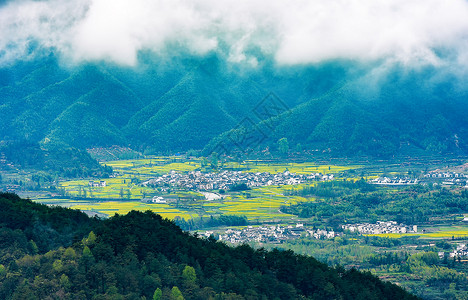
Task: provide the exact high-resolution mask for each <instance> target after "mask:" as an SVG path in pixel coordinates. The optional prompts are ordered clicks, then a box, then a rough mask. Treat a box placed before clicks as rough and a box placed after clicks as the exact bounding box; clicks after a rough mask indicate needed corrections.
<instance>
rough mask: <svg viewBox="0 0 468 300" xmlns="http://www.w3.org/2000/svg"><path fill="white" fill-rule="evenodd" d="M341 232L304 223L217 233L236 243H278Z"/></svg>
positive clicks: (322, 237)
mask: <svg viewBox="0 0 468 300" xmlns="http://www.w3.org/2000/svg"><path fill="white" fill-rule="evenodd" d="M212 234H213V231H207V232H205V234H204V235H205V236H207V237H208V236H210V235H212ZM340 234H341V233H337V232H334V231H327V230H324V229H314V228H308V227H305V226H304V224H300V223H299V224H296V225H295V226H293V225H288V226H281V225H271V226H259V227H254V226H248V227H246V228H244V229H242V230H236V229H227V230H226V231H225V232H224V234H220V235H219V240H220V241H227V242H229V243H232V244H238V243H249V242H259V243H273V244H280V243H283V242H284V241H286V240H290V239H296V238H299V237H301V236H309V237H312V238H315V239H331V238H334V237H336V236H338V235H340Z"/></svg>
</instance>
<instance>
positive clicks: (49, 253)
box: [0, 194, 416, 299]
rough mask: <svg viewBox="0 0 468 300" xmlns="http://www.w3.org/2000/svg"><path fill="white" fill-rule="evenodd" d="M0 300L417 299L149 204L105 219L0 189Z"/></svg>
mask: <svg viewBox="0 0 468 300" xmlns="http://www.w3.org/2000/svg"><path fill="white" fill-rule="evenodd" d="M0 237H1V239H0V298H2V299H46V298H51V299H55V298H57V299H58V298H60V299H69V298H70V299H75V298H77V299H142V298H141V297H145V299H184V298H185V299H416V297H415V296H412V295H410V294H408V293H406V292H405V291H404V290H403V289H401V288H400V287H398V286H396V285H393V284H390V283H387V282H382V281H380V280H379V279H378V278H376V277H374V276H373V275H371V274H370V273H361V272H358V271H356V270H354V269H352V270H344V269H343V268H340V267H338V268H330V267H328V266H326V265H325V264H323V263H320V262H318V261H317V260H315V259H313V258H311V257H306V256H301V255H297V254H294V253H293V252H292V251H279V250H273V251H265V250H263V249H259V250H254V249H252V248H250V247H249V246H247V245H242V246H238V247H236V248H231V247H228V246H226V245H225V244H223V243H220V242H216V241H214V240H213V239H200V238H198V237H196V236H192V235H189V234H188V233H184V232H182V230H181V229H180V228H178V227H177V226H175V225H174V224H173V223H172V222H171V221H169V220H167V219H162V218H161V217H160V216H159V215H156V214H154V213H152V212H145V213H142V212H135V211H133V212H130V213H129V214H128V215H125V216H119V215H116V216H114V217H112V218H110V219H107V220H99V219H91V218H88V217H87V216H86V215H85V214H84V213H82V212H79V211H76V210H70V209H66V208H62V207H52V208H51V207H47V206H45V205H41V204H37V203H33V202H31V201H29V200H23V199H20V198H19V197H18V196H16V195H14V194H0Z"/></svg>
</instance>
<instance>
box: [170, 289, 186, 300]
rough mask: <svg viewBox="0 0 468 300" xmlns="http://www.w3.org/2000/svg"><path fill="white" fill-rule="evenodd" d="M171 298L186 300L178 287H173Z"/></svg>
mask: <svg viewBox="0 0 468 300" xmlns="http://www.w3.org/2000/svg"><path fill="white" fill-rule="evenodd" d="M171 298H172V299H174V300H184V296H182V292H181V291H180V290H179V288H178V287H176V286H174V287H172V290H171Z"/></svg>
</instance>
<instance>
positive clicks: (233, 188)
mask: <svg viewBox="0 0 468 300" xmlns="http://www.w3.org/2000/svg"><path fill="white" fill-rule="evenodd" d="M229 189H230V190H231V191H235V192H237V191H248V190H250V188H249V186H248V185H247V184H246V183H237V184H233V185H231V186H230V187H229Z"/></svg>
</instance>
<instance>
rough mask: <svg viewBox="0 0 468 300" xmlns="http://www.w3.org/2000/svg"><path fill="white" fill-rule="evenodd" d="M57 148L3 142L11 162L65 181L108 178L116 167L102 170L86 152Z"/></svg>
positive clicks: (0, 146) (1, 147) (0, 144)
mask: <svg viewBox="0 0 468 300" xmlns="http://www.w3.org/2000/svg"><path fill="white" fill-rule="evenodd" d="M62 146H63V145H57V146H51V145H49V146H48V147H45V148H44V147H41V146H40V145H39V144H38V143H35V142H30V141H26V140H16V141H2V142H0V153H3V154H4V155H5V158H6V160H7V161H8V162H11V163H13V164H14V165H15V166H17V167H21V168H23V169H34V170H42V171H46V172H48V173H50V174H58V175H60V176H61V177H69V178H76V177H91V176H96V177H101V178H102V177H108V176H109V175H110V174H112V172H113V170H112V167H109V166H102V165H100V164H99V163H98V162H97V161H96V160H95V159H93V158H92V157H91V156H90V155H89V154H88V153H87V152H86V151H84V150H82V149H77V148H72V147H68V146H63V147H62Z"/></svg>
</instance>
